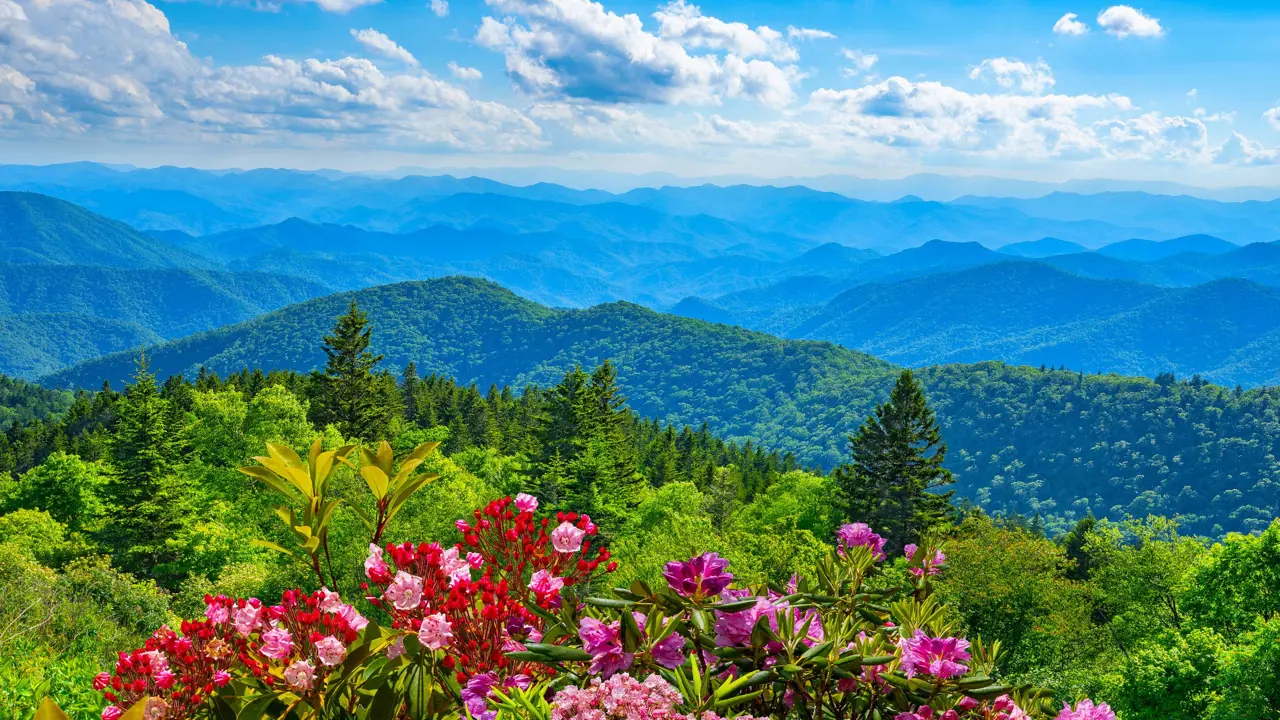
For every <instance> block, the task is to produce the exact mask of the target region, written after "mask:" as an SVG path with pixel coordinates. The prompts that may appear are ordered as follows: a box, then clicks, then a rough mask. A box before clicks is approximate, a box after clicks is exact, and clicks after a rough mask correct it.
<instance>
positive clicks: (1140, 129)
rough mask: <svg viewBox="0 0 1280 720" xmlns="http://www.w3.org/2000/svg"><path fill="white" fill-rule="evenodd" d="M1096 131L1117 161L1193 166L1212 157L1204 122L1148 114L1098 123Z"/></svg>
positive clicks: (1207, 130)
mask: <svg viewBox="0 0 1280 720" xmlns="http://www.w3.org/2000/svg"><path fill="white" fill-rule="evenodd" d="M1095 130H1096V132H1097V133H1098V136H1099V138H1100V139H1101V141H1102V142H1103V143H1104V144H1105V145H1106V147H1107V149H1108V154H1109V155H1110V156H1111V157H1115V158H1122V159H1135V160H1173V161H1183V162H1189V161H1195V160H1204V159H1206V158H1207V157H1208V154H1209V129H1208V128H1207V127H1205V124H1204V121H1203V120H1202V119H1200V118H1194V117H1182V116H1165V115H1161V114H1160V113H1146V114H1144V115H1141V116H1139V117H1136V118H1130V119H1127V120H1121V119H1113V120H1105V121H1101V122H1098V123H1095Z"/></svg>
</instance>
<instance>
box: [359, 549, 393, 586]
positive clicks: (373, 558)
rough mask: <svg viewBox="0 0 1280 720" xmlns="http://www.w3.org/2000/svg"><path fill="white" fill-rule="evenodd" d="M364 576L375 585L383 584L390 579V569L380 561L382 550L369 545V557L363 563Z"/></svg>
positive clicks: (383, 561)
mask: <svg viewBox="0 0 1280 720" xmlns="http://www.w3.org/2000/svg"><path fill="white" fill-rule="evenodd" d="M364 574H365V576H366V577H368V578H369V579H370V580H372V581H374V582H376V583H384V582H386V581H388V580H390V579H391V568H390V567H389V566H388V565H387V561H386V560H383V559H382V548H380V547H378V546H377V545H374V544H373V543H369V557H368V558H365V561H364Z"/></svg>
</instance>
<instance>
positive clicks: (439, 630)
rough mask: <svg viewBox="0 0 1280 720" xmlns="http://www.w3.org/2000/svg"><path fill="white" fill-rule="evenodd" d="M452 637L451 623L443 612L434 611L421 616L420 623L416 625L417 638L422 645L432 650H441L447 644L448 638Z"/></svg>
mask: <svg viewBox="0 0 1280 720" xmlns="http://www.w3.org/2000/svg"><path fill="white" fill-rule="evenodd" d="M452 637H453V625H451V624H450V623H449V618H447V617H445V614H444V613H436V614H434V615H428V616H426V617H424V618H422V625H421V626H419V627H418V640H419V641H420V642H421V643H422V645H423V647H427V648H430V649H432V650H443V649H445V648H446V647H448V646H449V639H450V638H452Z"/></svg>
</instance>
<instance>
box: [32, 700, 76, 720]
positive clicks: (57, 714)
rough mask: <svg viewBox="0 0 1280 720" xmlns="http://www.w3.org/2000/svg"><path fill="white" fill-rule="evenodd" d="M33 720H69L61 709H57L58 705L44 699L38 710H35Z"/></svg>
mask: <svg viewBox="0 0 1280 720" xmlns="http://www.w3.org/2000/svg"><path fill="white" fill-rule="evenodd" d="M35 720H71V718H69V717H67V714H66V713H64V712H62V708H60V707H58V703H56V702H54V701H53V698H51V697H46V698H45V699H44V702H42V703H40V709H39V710H36V717H35Z"/></svg>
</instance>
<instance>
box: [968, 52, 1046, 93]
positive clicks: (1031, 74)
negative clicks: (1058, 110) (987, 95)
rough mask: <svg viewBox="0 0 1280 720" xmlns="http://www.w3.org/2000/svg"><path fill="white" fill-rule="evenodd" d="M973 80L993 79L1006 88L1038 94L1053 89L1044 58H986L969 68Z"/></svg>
mask: <svg viewBox="0 0 1280 720" xmlns="http://www.w3.org/2000/svg"><path fill="white" fill-rule="evenodd" d="M969 77H970V78H971V79H973V80H988V81H994V82H995V83H996V84H997V85H999V86H1000V87H1002V88H1005V89H1006V90H1018V91H1020V92H1025V93H1031V94H1033V95H1040V94H1041V93H1044V92H1047V91H1049V90H1051V89H1053V85H1054V79H1053V70H1051V69H1050V68H1049V64H1048V63H1046V62H1045V61H1044V60H1037V61H1035V63H1025V62H1022V61H1021V60H1018V59H1016V58H1015V59H1009V58H1003V57H998V58H988V59H986V60H983V61H982V62H980V63H978V64H977V65H975V66H974V67H972V68H970V70H969Z"/></svg>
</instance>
